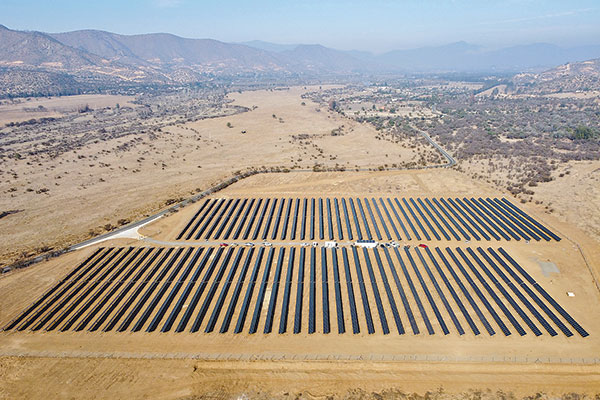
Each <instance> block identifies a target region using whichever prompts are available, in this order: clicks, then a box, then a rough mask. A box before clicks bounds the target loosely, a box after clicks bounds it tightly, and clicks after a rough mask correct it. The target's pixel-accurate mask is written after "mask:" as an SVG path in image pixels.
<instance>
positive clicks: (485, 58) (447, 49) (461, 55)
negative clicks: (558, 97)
mask: <svg viewBox="0 0 600 400" xmlns="http://www.w3.org/2000/svg"><path fill="white" fill-rule="evenodd" d="M597 57H600V46H584V47H575V48H561V47H558V46H555V45H553V44H547V43H535V44H530V45H523V46H513V47H507V48H503V49H499V50H485V49H483V48H482V47H480V46H475V45H472V44H469V43H466V42H457V43H451V44H448V45H445V46H437V47H422V48H418V49H412V50H396V51H391V52H388V53H385V54H382V55H379V56H376V57H375V58H376V59H377V60H378V61H380V62H381V63H384V64H386V65H388V66H390V67H393V68H399V69H404V70H408V71H413V72H496V71H499V72H522V71H532V70H533V71H541V70H544V69H547V68H551V67H554V66H556V65H560V64H564V63H567V62H574V61H583V60H589V59H593V58H597Z"/></svg>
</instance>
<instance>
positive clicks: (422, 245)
mask: <svg viewBox="0 0 600 400" xmlns="http://www.w3.org/2000/svg"><path fill="white" fill-rule="evenodd" d="M419 247H422V248H424V249H426V248H427V245H426V244H423V243H421V244H420V245H419Z"/></svg>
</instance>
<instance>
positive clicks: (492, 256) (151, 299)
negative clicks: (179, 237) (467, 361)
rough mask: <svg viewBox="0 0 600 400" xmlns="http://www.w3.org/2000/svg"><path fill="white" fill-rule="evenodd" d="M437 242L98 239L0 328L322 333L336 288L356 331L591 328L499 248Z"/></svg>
mask: <svg viewBox="0 0 600 400" xmlns="http://www.w3.org/2000/svg"><path fill="white" fill-rule="evenodd" d="M445 252H446V253H445V254H444V251H442V249H440V248H435V249H434V251H431V250H430V249H429V248H427V247H426V248H424V249H421V248H419V247H415V248H412V249H411V248H408V247H405V248H403V249H398V248H392V249H388V248H382V249H377V248H375V249H362V250H361V249H358V248H357V247H351V248H345V247H343V248H341V249H335V248H334V249H325V248H321V249H317V248H315V247H310V248H306V247H300V248H299V249H297V248H295V247H281V248H274V247H271V248H268V249H267V248H265V247H258V248H249V249H246V248H243V247H242V248H237V249H236V248H234V247H229V248H224V247H179V248H132V247H130V248H108V249H98V250H97V251H96V252H94V254H92V255H91V256H90V257H89V258H88V259H87V260H85V261H84V262H83V263H81V264H80V265H79V266H78V267H77V268H75V269H74V270H73V271H71V272H70V273H69V274H68V275H67V276H66V277H65V278H64V279H63V280H61V281H60V282H59V283H58V284H56V285H55V286H54V287H53V288H52V289H50V290H49V291H48V292H47V293H45V294H44V295H43V296H42V297H41V298H39V299H38V300H37V301H35V302H34V303H33V304H32V305H31V306H30V307H29V308H27V309H26V310H25V311H24V312H23V313H21V314H20V315H19V316H18V317H16V318H15V319H14V320H13V321H12V322H11V323H9V324H8V325H7V326H6V327H5V329H6V330H11V329H18V330H25V329H31V330H34V331H37V330H40V329H45V330H48V331H52V330H56V329H58V330H60V331H67V330H71V329H73V330H76V331H81V330H84V329H87V330H89V331H97V330H102V331H112V330H116V331H119V332H121V331H126V330H131V331H134V332H135V331H140V330H143V329H145V330H146V331H148V332H152V331H155V330H158V329H160V330H161V331H162V332H168V331H171V330H174V331H176V332H182V331H184V330H189V331H191V332H197V331H199V330H201V329H204V332H207V333H208V332H212V331H213V330H215V329H219V332H221V333H225V332H228V331H230V330H233V332H235V333H240V332H243V331H245V330H246V329H248V332H249V333H255V332H257V331H258V329H259V324H260V321H261V317H262V318H265V323H264V325H263V332H264V333H270V332H271V331H272V329H273V325H274V323H275V321H277V318H279V319H278V321H279V330H278V331H279V333H286V332H288V329H292V331H293V332H294V333H300V332H302V331H303V329H306V328H303V324H306V323H307V332H308V333H314V332H317V331H320V332H322V333H330V331H331V329H332V328H331V321H330V296H333V298H334V299H335V308H336V314H335V317H336V320H337V332H338V333H344V332H346V327H347V326H351V328H352V332H353V333H355V334H357V333H360V332H361V328H362V329H364V328H363V327H364V326H365V325H366V331H367V332H368V333H370V334H371V333H375V332H376V331H378V330H379V327H380V329H381V330H380V332H382V333H384V334H388V333H390V331H391V330H396V331H397V332H398V333H399V334H403V333H405V329H408V328H406V327H405V324H406V323H407V322H408V325H409V326H410V331H411V332H412V333H413V334H418V333H420V332H421V329H422V328H423V327H425V329H426V330H427V332H428V333H429V334H430V335H432V334H434V333H436V332H440V331H441V332H442V333H444V334H448V333H450V330H451V329H453V328H452V327H454V328H455V329H456V332H457V333H459V334H461V335H462V334H464V333H465V326H466V325H468V326H469V327H470V329H471V331H472V333H473V334H475V335H479V334H480V333H481V331H480V329H481V327H483V329H485V331H486V332H488V334H490V335H494V334H495V333H496V329H498V328H499V329H500V330H501V331H502V332H503V333H504V334H505V335H510V334H511V333H512V332H513V329H514V331H516V332H517V333H518V334H519V335H525V334H527V333H529V332H531V333H533V334H534V335H536V336H537V335H541V334H542V333H543V332H544V331H545V332H547V333H548V334H550V335H552V336H555V335H557V329H558V330H560V331H561V332H563V333H564V334H565V335H566V336H572V335H573V333H572V332H571V330H570V328H569V327H568V326H567V325H570V326H571V327H572V328H574V329H575V330H576V331H577V332H578V333H579V334H580V335H581V336H587V332H586V331H585V330H584V329H583V328H582V327H581V326H580V325H579V324H578V323H577V322H576V321H575V320H574V319H573V318H572V317H571V316H570V315H569V314H568V313H567V312H566V311H565V310H564V309H563V308H562V307H561V306H560V305H559V304H558V303H557V302H556V301H555V300H554V299H553V298H552V297H551V296H550V295H549V294H548V293H547V292H546V291H545V290H544V289H543V288H542V287H541V286H540V285H539V284H538V283H537V282H535V280H533V278H532V277H531V276H530V275H529V274H528V273H527V272H526V271H525V270H524V269H523V268H522V267H521V266H520V265H519V264H518V263H517V262H516V261H515V260H514V259H513V258H512V257H510V255H508V254H507V253H506V252H505V251H504V250H503V249H502V248H500V249H498V251H496V250H494V249H492V248H488V249H487V251H486V250H484V249H482V248H480V247H478V248H477V249H476V251H475V250H473V249H472V248H466V249H462V248H456V249H455V250H452V249H450V248H446V249H445ZM394 258H395V259H394ZM275 260H276V261H275ZM373 260H374V262H373ZM273 265H274V266H275V268H274V270H273V268H272V267H273ZM374 265H375V267H374ZM307 267H308V271H306V273H305V269H306V268H307ZM365 267H366V276H365V274H364V271H365ZM398 267H399V268H398ZM284 270H285V276H284ZM261 274H262V275H261ZM259 275H261V276H260V277H259ZM331 277H332V278H333V279H331ZM523 279H524V280H523ZM528 284H529V285H528ZM305 285H306V286H307V287H306V288H305ZM330 285H331V286H333V293H332V292H331V288H330ZM257 287H258V288H257ZM381 287H383V290H381ZM257 289H258V291H256V290H257ZM280 290H281V291H283V295H282V296H281V294H280ZM356 291H358V292H359V295H356ZM306 292H308V299H305V294H306ZM318 292H320V297H321V301H319V300H318V297H319V296H318V294H319V293H318ZM269 293H270V294H269ZM538 294H539V295H541V297H540V296H538ZM215 296H216V299H215ZM266 296H268V297H269V299H268V301H267V300H266V299H265V297H266ZM373 301H374V302H375V305H376V313H373V312H372V310H371V304H372V302H373ZM400 304H401V306H400ZM307 306H308V313H307V314H306V311H305V310H306V309H307ZM265 307H267V309H266V315H265V316H263V309H264V308H265ZM290 308H292V311H290ZM251 311H252V314H251V316H250V312H251ZM290 312H293V313H294V314H293V324H292V326H291V327H290V326H289V323H288V315H289V313H290ZM432 313H433V317H432ZM390 315H391V316H392V317H393V322H389V321H388V317H389V316H390ZM348 316H349V318H348ZM319 321H321V322H319ZM536 321H537V323H536ZM232 324H233V327H232V326H231V325H232ZM248 324H249V325H248ZM465 324H466V325H465ZM540 326H541V328H540Z"/></svg>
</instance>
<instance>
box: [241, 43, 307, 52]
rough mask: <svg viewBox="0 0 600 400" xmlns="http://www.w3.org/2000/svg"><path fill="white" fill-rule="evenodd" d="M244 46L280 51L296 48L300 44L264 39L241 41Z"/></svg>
mask: <svg viewBox="0 0 600 400" xmlns="http://www.w3.org/2000/svg"><path fill="white" fill-rule="evenodd" d="M240 44H243V45H244V46H249V47H254V48H255V49H260V50H266V51H271V52H274V53H280V52H282V51H288V50H294V49H295V48H296V47H298V46H299V45H297V44H279V43H271V42H265V41H262V40H250V41H248V42H241V43H240Z"/></svg>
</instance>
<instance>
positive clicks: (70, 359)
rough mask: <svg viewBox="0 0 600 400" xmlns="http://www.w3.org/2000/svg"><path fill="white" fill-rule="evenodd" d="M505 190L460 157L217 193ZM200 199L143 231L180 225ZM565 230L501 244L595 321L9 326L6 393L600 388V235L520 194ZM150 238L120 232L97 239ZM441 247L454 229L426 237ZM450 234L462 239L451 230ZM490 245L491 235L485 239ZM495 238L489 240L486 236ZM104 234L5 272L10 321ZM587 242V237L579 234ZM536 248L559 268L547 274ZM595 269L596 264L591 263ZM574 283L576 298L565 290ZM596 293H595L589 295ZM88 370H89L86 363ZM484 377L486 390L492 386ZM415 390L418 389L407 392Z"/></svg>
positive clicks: (3, 340) (276, 177)
mask: <svg viewBox="0 0 600 400" xmlns="http://www.w3.org/2000/svg"><path fill="white" fill-rule="evenodd" d="M399 193H402V195H403V196H411V195H414V196H417V195H418V196H423V197H425V196H428V197H432V196H447V197H448V196H463V195H467V194H473V195H482V196H483V195H489V196H499V197H500V196H502V195H503V194H502V193H498V192H497V191H496V190H495V189H494V188H493V187H490V186H487V185H486V184H484V183H481V182H478V181H474V180H470V179H466V178H465V177H464V175H463V174H461V173H458V172H455V171H452V170H435V171H433V170H432V171H415V172H396V173H393V172H384V173H375V172H361V173H339V172H338V173H318V174H317V173H288V174H284V173H282V174H267V175H258V176H254V177H251V178H248V179H245V180H243V181H241V182H239V183H238V184H235V185H232V186H230V187H229V188H227V189H226V190H224V191H222V192H219V193H218V195H217V197H224V196H225V197H227V196H232V197H233V196H248V197H250V196H253V197H258V196H263V197H266V196H278V197H279V196H288V195H289V196H312V195H317V196H334V195H335V196H341V195H344V196H350V195H369V196H370V195H374V196H377V195H382V196H397V195H399ZM198 206H199V204H195V205H192V206H189V207H187V208H185V209H184V210H182V211H180V212H178V213H176V214H173V215H171V216H169V217H166V218H163V219H161V220H159V221H157V222H155V223H154V224H151V225H148V226H147V227H145V228H143V229H142V230H141V233H143V234H144V235H147V236H150V237H152V238H166V237H169V236H170V237H172V233H173V232H178V229H180V227H181V225H182V224H184V223H185V221H187V220H188V219H189V217H190V216H191V215H192V214H193V213H195V212H196V211H197V207H198ZM520 206H521V207H523V208H524V209H525V210H526V211H527V212H528V213H530V214H531V215H532V216H534V217H535V218H537V219H539V220H540V221H543V222H544V223H545V224H546V225H547V226H549V227H550V228H551V229H552V230H553V231H555V232H557V233H558V234H559V235H561V236H562V237H564V238H566V239H563V240H562V241H561V242H558V243H556V242H549V243H546V242H544V243H533V242H532V243H524V242H519V243H517V242H509V243H503V247H505V248H506V249H507V250H508V251H509V253H510V254H512V255H513V256H514V257H515V258H517V259H518V261H519V262H520V263H521V265H523V267H524V268H526V270H527V271H528V272H529V273H530V274H531V275H532V276H533V277H534V278H535V279H536V280H537V281H538V282H540V284H541V285H542V286H543V287H544V288H545V289H546V290H547V291H548V292H549V293H550V294H551V295H552V296H553V297H554V298H555V299H556V300H557V301H558V302H559V303H560V304H561V305H563V306H564V307H565V308H566V309H567V310H568V311H569V312H570V313H571V314H572V315H573V317H574V318H575V319H577V320H578V322H580V323H581V324H582V325H583V326H584V327H585V328H586V329H587V330H588V332H590V336H589V337H587V338H581V337H578V336H574V337H571V338H567V337H565V336H563V335H559V336H556V337H550V336H548V335H542V336H540V337H535V336H534V335H526V336H523V337H520V336H518V335H512V336H510V337H504V336H503V335H498V334H497V335H495V336H493V337H490V336H489V335H480V336H477V337H475V336H473V335H472V334H466V335H463V336H460V335H458V334H456V333H450V334H449V335H446V336H443V335H433V336H429V335H412V334H411V335H402V336H398V335H383V334H381V333H375V334H374V335H368V334H366V333H361V334H359V335H350V334H345V335H338V334H330V335H323V334H315V335H308V334H300V335H292V334H283V335H278V334H271V335H264V334H262V333H261V334H255V335H250V334H247V333H242V334H239V335H232V334H218V333H213V334H203V333H198V334H191V333H187V332H185V333H181V334H176V333H164V334H162V333H158V332H155V333H152V334H148V333H145V332H138V333H116V332H108V333H99V332H96V333H90V332H87V331H84V332H63V333H60V332H55V331H54V332H44V331H38V332H29V331H23V332H13V331H11V332H2V333H0V352H1V353H2V354H3V357H2V358H0V368H1V369H2V370H1V371H0V372H1V373H2V376H4V377H5V379H3V380H2V381H1V383H0V395H1V396H4V397H5V398H15V397H27V398H42V397H45V398H47V397H48V394H51V395H54V397H83V398H115V397H124V396H127V397H128V398H144V397H148V396H150V397H160V398H239V397H243V396H249V397H252V398H291V397H293V398H316V397H326V396H333V397H334V398H340V397H348V398H398V397H402V396H403V395H402V394H403V393H414V392H416V393H418V394H419V395H421V396H422V395H425V393H426V392H428V391H430V392H432V394H430V395H429V396H428V398H444V396H448V397H457V396H459V397H464V398H510V397H511V396H515V397H523V396H535V395H536V393H545V396H552V397H555V396H563V395H565V394H567V393H579V394H587V395H588V396H593V395H594V394H596V393H598V392H599V391H600V366H599V364H598V361H599V360H598V357H597V354H598V349H600V342H599V339H598V332H599V331H600V310H599V309H598V307H596V306H595V305H596V304H598V301H599V291H598V289H597V287H596V285H595V280H594V278H593V276H592V275H593V274H596V275H597V273H598V266H599V265H600V251H599V249H600V247H599V246H598V245H597V242H596V241H593V240H592V239H590V238H589V236H588V235H586V234H585V233H582V232H581V231H580V230H578V229H577V228H574V227H573V226H572V225H571V224H569V223H567V222H563V221H560V220H559V219H557V218H554V217H553V216H552V215H546V214H544V213H543V206H536V205H534V204H525V205H520ZM129 244H131V245H136V246H138V245H147V244H148V243H147V242H144V241H135V240H129V239H119V240H113V241H111V242H105V243H102V245H104V246H107V245H116V246H122V245H129ZM429 244H430V245H432V246H433V245H435V246H440V247H441V246H445V245H447V244H450V243H449V242H444V241H439V242H435V243H433V242H429ZM451 245H456V243H452V244H451ZM484 245H485V244H484ZM490 245H492V244H490ZM97 246H98V245H95V246H92V247H88V248H85V249H83V250H80V251H77V252H74V253H70V254H66V255H64V256H61V257H59V258H56V259H53V260H51V261H48V262H45V263H41V264H38V265H35V266H33V267H30V268H27V269H25V270H22V271H17V272H14V273H10V274H7V275H5V276H3V277H2V278H0V292H2V293H3V296H2V298H1V299H0V307H1V308H0V323H1V324H2V325H4V324H5V323H7V322H8V321H10V320H11V319H12V318H13V317H15V315H16V314H18V312H19V311H20V310H22V309H24V308H25V307H26V306H27V305H29V304H30V303H31V302H32V301H33V300H34V299H35V298H37V297H38V296H39V295H41V294H42V293H43V292H44V291H45V290H47V289H48V288H49V287H50V286H52V285H53V284H55V283H56V281H57V280H58V279H60V278H61V277H62V276H64V275H65V274H66V273H67V272H68V271H70V270H71V269H72V268H73V267H74V266H76V265H77V264H78V263H79V262H81V261H82V260H83V259H85V258H86V257H87V256H89V255H90V254H91V253H92V252H93V251H94V249H95V248H96V247H97ZM578 246H579V247H578ZM540 261H551V262H553V263H554V264H555V265H556V266H557V268H558V270H559V271H560V272H559V273H558V274H551V275H549V276H546V275H544V273H543V270H542V268H541V266H540V264H539V262H540ZM590 269H592V270H593V272H591V271H590ZM567 291H569V292H573V293H575V297H568V296H567V294H566V292H567ZM590 305H591V306H590ZM82 371H83V372H82ZM488 390H489V392H488ZM412 398H415V397H412Z"/></svg>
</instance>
